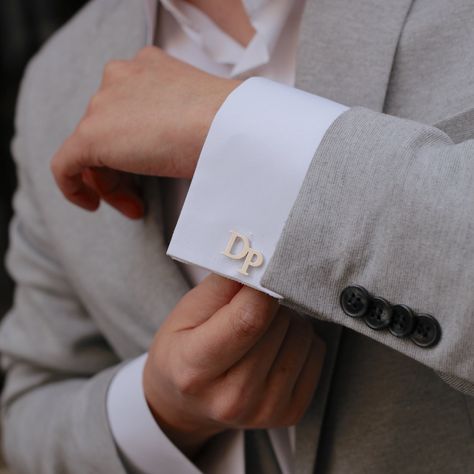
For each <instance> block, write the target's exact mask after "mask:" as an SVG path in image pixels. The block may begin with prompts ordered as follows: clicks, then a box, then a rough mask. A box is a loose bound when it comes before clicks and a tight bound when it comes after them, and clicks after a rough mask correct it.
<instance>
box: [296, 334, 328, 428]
mask: <svg viewBox="0 0 474 474" xmlns="http://www.w3.org/2000/svg"><path fill="white" fill-rule="evenodd" d="M325 353H326V345H325V343H324V341H323V340H322V339H320V338H319V337H318V336H316V335H315V337H314V338H313V342H312V344H311V349H310V351H309V354H308V357H307V359H306V361H305V364H304V366H303V369H302V370H301V373H300V376H299V377H298V380H297V381H296V384H295V386H294V388H293V393H292V397H291V403H290V409H289V420H287V424H289V425H295V424H296V423H298V421H299V420H300V419H301V418H302V416H303V415H304V413H305V412H306V410H307V409H308V407H309V405H310V403H311V400H312V399H313V395H314V392H315V391H316V387H317V386H318V383H319V379H320V378H321V372H322V368H323V364H324V356H325Z"/></svg>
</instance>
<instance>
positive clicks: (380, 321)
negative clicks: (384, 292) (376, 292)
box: [364, 296, 392, 330]
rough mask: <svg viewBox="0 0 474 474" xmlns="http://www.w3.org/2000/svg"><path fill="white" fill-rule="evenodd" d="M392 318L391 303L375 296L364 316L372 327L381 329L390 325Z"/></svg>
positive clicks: (366, 322)
mask: <svg viewBox="0 0 474 474" xmlns="http://www.w3.org/2000/svg"><path fill="white" fill-rule="evenodd" d="M391 319H392V307H391V305H390V303H389V302H388V301H387V300H385V299H383V298H380V297H379V296H377V297H373V298H372V301H371V302H370V307H369V310H368V311H367V313H366V315H365V316H364V321H365V324H367V326H369V328H371V329H375V330H379V329H384V328H386V327H388V325H389V324H390V321H391Z"/></svg>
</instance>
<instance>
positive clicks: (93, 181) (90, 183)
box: [51, 136, 145, 219]
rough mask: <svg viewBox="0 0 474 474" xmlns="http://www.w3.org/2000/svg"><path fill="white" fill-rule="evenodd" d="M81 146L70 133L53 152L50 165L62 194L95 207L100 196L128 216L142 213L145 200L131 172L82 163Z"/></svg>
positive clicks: (138, 215) (131, 216) (93, 209)
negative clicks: (56, 151) (94, 166)
mask: <svg viewBox="0 0 474 474" xmlns="http://www.w3.org/2000/svg"><path fill="white" fill-rule="evenodd" d="M83 150H84V148H83V146H81V145H80V144H79V143H78V139H77V138H76V137H75V136H73V137H70V138H69V139H68V140H67V141H66V142H65V143H64V145H63V146H62V147H61V149H60V150H59V151H58V153H57V154H56V155H55V156H54V158H53V161H52V163H51V169H52V172H53V175H54V178H55V180H56V183H57V185H58V187H59V189H60V190H61V192H62V193H63V194H64V196H65V197H66V198H67V199H68V200H69V201H70V202H72V203H73V204H76V205H77V206H80V207H82V208H83V209H86V210H88V211H95V210H96V209H97V208H98V207H99V205H100V200H101V199H103V200H104V201H106V202H107V203H108V204H110V205H111V206H112V207H114V208H115V209H117V210H118V211H119V212H121V213H122V214H124V215H125V216H127V217H129V218H130V219H140V218H142V217H143V215H144V213H145V212H144V204H143V201H142V199H141V197H140V193H139V191H138V187H137V186H136V184H135V181H134V179H135V178H134V177H133V176H132V175H129V174H126V173H123V172H120V171H115V170H111V169H107V168H91V167H90V166H88V165H87V166H86V165H84V164H83V163H82V156H83V155H82V153H83Z"/></svg>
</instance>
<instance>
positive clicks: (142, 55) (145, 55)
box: [136, 46, 160, 60]
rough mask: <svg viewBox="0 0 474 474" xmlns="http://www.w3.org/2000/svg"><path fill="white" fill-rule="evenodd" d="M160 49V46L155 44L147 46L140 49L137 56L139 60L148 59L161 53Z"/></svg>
mask: <svg viewBox="0 0 474 474" xmlns="http://www.w3.org/2000/svg"><path fill="white" fill-rule="evenodd" d="M159 51H160V50H159V48H156V47H155V46H145V47H144V48H142V49H140V51H139V52H138V54H137V56H136V57H137V59H138V60H140V59H144V60H146V59H149V58H150V57H153V56H156V55H157V54H159Z"/></svg>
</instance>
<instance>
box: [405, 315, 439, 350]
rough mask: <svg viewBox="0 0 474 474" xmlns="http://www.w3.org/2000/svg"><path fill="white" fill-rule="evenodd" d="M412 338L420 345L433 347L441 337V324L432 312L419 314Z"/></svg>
mask: <svg viewBox="0 0 474 474" xmlns="http://www.w3.org/2000/svg"><path fill="white" fill-rule="evenodd" d="M410 339H411V340H412V341H413V342H414V343H415V344H416V345H417V346H420V347H425V348H427V347H432V346H435V345H436V344H438V342H439V340H440V339H441V326H440V325H439V323H438V321H437V320H436V319H435V318H433V316H431V315H430V314H418V315H417V316H416V319H415V329H414V330H413V333H412V335H411V336H410Z"/></svg>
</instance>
